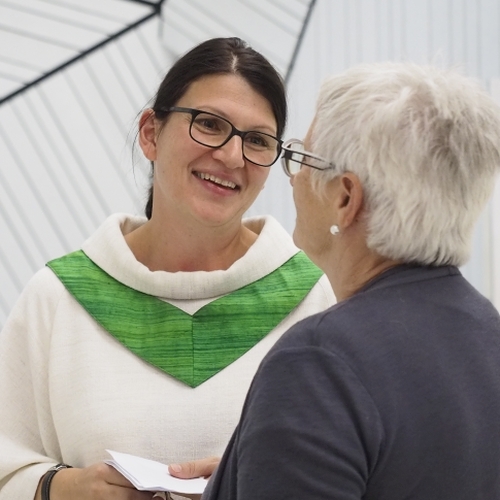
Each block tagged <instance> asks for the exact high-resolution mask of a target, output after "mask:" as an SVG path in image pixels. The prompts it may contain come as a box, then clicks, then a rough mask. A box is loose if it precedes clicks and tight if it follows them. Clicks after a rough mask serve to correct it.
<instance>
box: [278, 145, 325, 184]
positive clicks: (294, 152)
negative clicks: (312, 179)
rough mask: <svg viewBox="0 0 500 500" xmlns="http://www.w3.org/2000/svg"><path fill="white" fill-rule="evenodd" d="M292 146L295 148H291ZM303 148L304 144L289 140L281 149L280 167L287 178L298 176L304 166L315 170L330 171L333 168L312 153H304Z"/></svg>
mask: <svg viewBox="0 0 500 500" xmlns="http://www.w3.org/2000/svg"><path fill="white" fill-rule="evenodd" d="M294 145H295V148H294V147H293V146H294ZM297 146H299V148H297ZM303 147H304V142H303V141H301V140H300V139H289V140H288V141H286V142H285V143H284V144H283V146H282V147H281V150H282V151H283V156H282V157H281V166H282V167H283V170H284V172H285V174H286V175H287V176H288V177H293V176H294V175H296V174H298V173H299V172H300V170H301V168H302V167H303V166H304V165H305V166H307V167H311V168H315V169H316V170H330V169H334V168H335V165H334V164H333V163H331V162H329V161H328V160H326V159H325V158H322V157H321V156H318V155H315V154H314V153H310V152H309V151H304V150H303V149H302V148H303Z"/></svg>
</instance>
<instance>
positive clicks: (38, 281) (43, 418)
mask: <svg viewBox="0 0 500 500" xmlns="http://www.w3.org/2000/svg"><path fill="white" fill-rule="evenodd" d="M62 290H63V288H62V286H61V284H60V283H59V282H58V280H57V279H56V278H55V276H54V275H53V273H52V272H51V271H50V270H49V269H43V270H41V271H39V272H38V273H37V274H36V275H35V276H34V277H33V278H32V279H31V281H30V282H29V283H28V285H27V287H26V289H25V290H24V291H23V293H22V294H21V296H20V298H19V299H18V301H17V303H16V305H15V306H14V308H13V310H12V312H11V314H10V316H9V318H8V320H7V323H6V325H5V327H4V329H3V330H2V332H1V333H0V450H2V451H1V453H0V500H7V499H8V500H26V499H31V498H33V497H34V494H35V491H36V488H37V485H38V482H39V479H40V477H41V476H42V475H43V474H44V473H45V471H46V470H47V469H48V468H49V467H50V466H51V465H54V463H56V462H57V458H55V457H53V458H51V457H49V456H48V453H47V452H46V451H45V450H46V449H48V448H49V449H50V448H52V449H54V446H55V443H54V441H56V440H55V437H54V435H55V433H54V432H52V430H53V423H52V419H51V411H50V394H49V393H48V384H47V380H48V373H49V369H50V368H49V366H48V359H49V351H50V334H51V329H52V318H53V315H54V311H55V309H56V307H57V302H58V297H59V296H60V294H61V293H62Z"/></svg>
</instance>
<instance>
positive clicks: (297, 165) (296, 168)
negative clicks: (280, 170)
mask: <svg viewBox="0 0 500 500" xmlns="http://www.w3.org/2000/svg"><path fill="white" fill-rule="evenodd" d="M290 148H291V149H293V150H294V152H293V153H291V155H290V157H289V158H288V159H287V169H288V172H289V173H290V175H295V174H298V173H299V172H300V169H301V168H302V163H303V161H304V155H303V154H302V151H303V150H304V147H303V145H302V144H299V143H296V144H292V145H291V146H290Z"/></svg>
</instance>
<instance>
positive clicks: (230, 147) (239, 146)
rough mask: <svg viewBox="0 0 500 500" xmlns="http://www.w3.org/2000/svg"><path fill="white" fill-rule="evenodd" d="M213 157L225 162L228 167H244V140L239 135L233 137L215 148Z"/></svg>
mask: <svg viewBox="0 0 500 500" xmlns="http://www.w3.org/2000/svg"><path fill="white" fill-rule="evenodd" d="M213 157H214V158H216V159H217V160H220V161H222V162H224V164H225V165H226V167H228V168H242V167H244V166H245V158H244V157H243V142H242V139H241V137H238V136H237V135H235V136H233V137H231V139H229V141H228V142H227V143H226V144H224V146H221V147H220V148H217V149H216V150H214V154H213Z"/></svg>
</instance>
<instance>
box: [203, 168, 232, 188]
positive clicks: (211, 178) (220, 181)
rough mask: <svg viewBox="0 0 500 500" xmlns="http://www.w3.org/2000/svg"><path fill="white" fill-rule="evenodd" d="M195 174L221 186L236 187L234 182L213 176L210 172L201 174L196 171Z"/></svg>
mask: <svg viewBox="0 0 500 500" xmlns="http://www.w3.org/2000/svg"><path fill="white" fill-rule="evenodd" d="M196 175H197V176H198V177H199V178H200V179H203V180H205V181H211V182H213V183H215V184H220V185H221V186H224V187H228V188H230V189H235V188H236V184H235V183H234V182H231V181H225V180H223V179H219V178H218V177H215V175H212V174H203V173H199V172H196Z"/></svg>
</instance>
